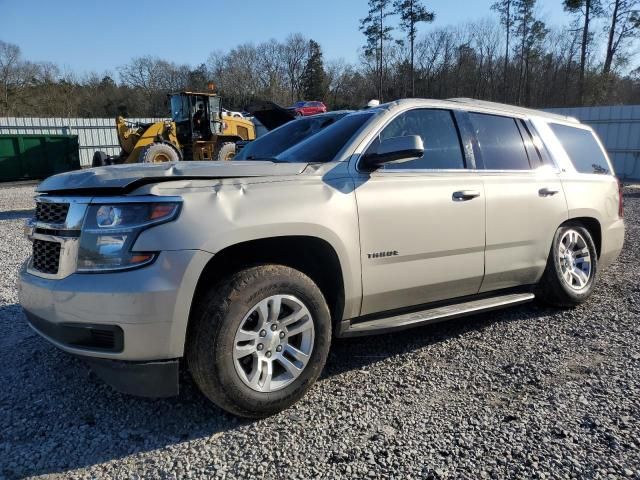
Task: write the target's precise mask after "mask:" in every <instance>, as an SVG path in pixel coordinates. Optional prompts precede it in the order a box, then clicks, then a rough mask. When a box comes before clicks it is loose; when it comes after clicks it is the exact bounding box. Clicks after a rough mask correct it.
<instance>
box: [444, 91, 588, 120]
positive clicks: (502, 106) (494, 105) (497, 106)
mask: <svg viewBox="0 0 640 480" xmlns="http://www.w3.org/2000/svg"><path fill="white" fill-rule="evenodd" d="M447 100H449V101H450V102H456V103H465V104H469V105H476V106H478V107H485V108H491V109H493V110H500V111H503V112H512V113H520V114H523V115H532V116H533V115H535V116H538V117H544V118H549V119H551V120H561V121H563V122H573V123H580V121H579V120H578V119H577V118H575V117H569V116H566V115H560V114H557V113H550V112H545V111H544V110H536V109H533V108H525V107H517V106H514V105H509V104H506V103H499V102H489V101H487V100H476V99H474V98H466V97H460V98H448V99H447Z"/></svg>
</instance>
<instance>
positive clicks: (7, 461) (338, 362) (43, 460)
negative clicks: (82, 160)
mask: <svg viewBox="0 0 640 480" xmlns="http://www.w3.org/2000/svg"><path fill="white" fill-rule="evenodd" d="M506 312H507V311H499V312H492V313H488V314H484V315H476V316H472V317H467V318H462V319H458V320H451V321H449V322H444V323H440V324H434V325H429V326H426V327H421V328H417V329H413V330H409V331H405V332H399V333H395V334H387V335H383V336H377V337H363V338H357V339H349V340H336V341H335V342H334V345H333V347H332V350H331V353H330V357H329V361H328V363H327V367H326V368H325V373H324V374H323V377H322V380H321V381H324V382H326V381H329V382H330V381H331V377H333V376H335V375H339V374H341V373H343V372H347V371H350V370H354V369H360V368H363V367H366V366H369V365H372V364H374V363H376V362H379V361H384V360H385V359H387V358H390V357H394V356H397V355H402V354H405V353H408V352H412V351H414V350H416V349H420V348H423V347H425V346H428V345H431V344H435V343H438V342H442V341H444V340H448V339H452V338H456V337H459V336H462V335H464V334H465V333H466V332H470V331H477V330H481V329H484V328H487V327H489V326H490V325H492V324H493V323H495V322H504V321H516V320H517V321H527V320H529V319H534V318H536V317H539V316H543V315H548V314H549V313H551V310H547V309H541V308H538V307H536V306H523V307H517V308H514V309H511V310H509V311H508V312H510V313H506ZM7 327H8V328H11V329H12V330H13V331H12V337H13V338H15V339H16V342H15V343H14V344H12V345H10V346H7V348H6V349H5V350H4V351H3V352H0V362H2V364H3V367H2V369H0V384H1V385H2V386H3V387H2V389H0V410H2V412H3V413H2V416H0V433H2V435H1V436H0V478H2V477H3V476H4V477H8V478H14V477H24V476H31V475H41V474H52V473H63V472H68V471H70V470H75V469H78V468H82V467H90V466H92V465H95V464H99V463H103V462H107V461H112V460H117V459H120V458H122V457H125V456H129V455H134V454H136V453H139V452H148V451H152V450H161V449H165V448H166V447H170V446H172V445H176V444H179V443H181V442H184V441H188V440H193V439H206V438H210V437H216V436H218V435H220V434H222V433H223V432H230V431H233V430H235V429H237V428H239V427H242V426H246V425H251V424H252V423H254V422H253V421H250V420H241V419H237V418H235V417H232V416H230V415H228V414H226V413H224V412H223V411H221V410H220V409H218V408H216V407H215V406H213V405H212V404H210V403H209V402H208V401H207V400H206V399H205V398H204V397H203V395H202V394H200V392H199V391H198V390H197V388H196V387H195V385H194V384H193V381H192V380H191V378H190V377H189V375H188V374H187V373H185V372H183V373H182V374H181V393H180V395H179V396H178V397H175V398H171V399H162V400H149V399H144V398H137V397H131V396H127V395H122V394H119V393H117V392H115V391H113V390H112V389H111V388H110V387H108V386H106V385H105V384H104V383H103V382H102V381H101V380H99V379H98V378H96V377H95V376H94V375H93V374H91V373H89V371H88V369H87V368H86V367H85V365H84V363H83V362H82V361H81V360H79V359H77V358H75V357H73V356H71V355H67V354H65V353H64V352H61V351H59V350H58V349H56V348H55V347H53V346H51V345H50V344H49V343H48V342H46V341H45V340H43V339H41V338H40V337H39V336H38V335H36V334H35V333H33V332H32V331H31V330H30V328H29V327H28V326H27V324H26V322H25V320H24V316H23V315H22V313H21V310H20V309H19V306H18V305H8V306H0V329H2V330H3V331H4V330H6V328H7ZM318 407H319V406H318ZM310 408H315V407H314V406H311V407H310ZM272 421H273V420H271V419H266V420H260V421H257V422H258V423H259V422H272ZM299 421H302V420H301V418H300V415H299V412H298V413H296V409H295V408H294V409H290V410H288V411H285V412H283V413H281V414H279V415H278V423H281V424H286V423H288V422H299ZM231 441H233V439H232V440H231ZM163 455H172V453H171V451H164V453H163Z"/></svg>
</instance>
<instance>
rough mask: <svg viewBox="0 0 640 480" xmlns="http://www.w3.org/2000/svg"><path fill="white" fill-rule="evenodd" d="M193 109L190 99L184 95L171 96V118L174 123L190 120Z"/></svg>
mask: <svg viewBox="0 0 640 480" xmlns="http://www.w3.org/2000/svg"><path fill="white" fill-rule="evenodd" d="M190 115H191V109H190V107H189V99H188V98H187V97H185V96H182V95H172V96H171V118H172V120H173V121H174V122H184V121H186V120H189V119H190Z"/></svg>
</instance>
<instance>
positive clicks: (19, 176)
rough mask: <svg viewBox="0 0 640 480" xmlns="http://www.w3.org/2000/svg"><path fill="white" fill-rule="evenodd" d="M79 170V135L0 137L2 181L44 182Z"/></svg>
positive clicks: (0, 177) (0, 178)
mask: <svg viewBox="0 0 640 480" xmlns="http://www.w3.org/2000/svg"><path fill="white" fill-rule="evenodd" d="M79 168H80V154H79V149H78V136H77V135H0V182H8V181H15V180H35V179H43V178H47V177H48V176H50V175H53V174H55V173H61V172H68V171H70V170H77V169H79Z"/></svg>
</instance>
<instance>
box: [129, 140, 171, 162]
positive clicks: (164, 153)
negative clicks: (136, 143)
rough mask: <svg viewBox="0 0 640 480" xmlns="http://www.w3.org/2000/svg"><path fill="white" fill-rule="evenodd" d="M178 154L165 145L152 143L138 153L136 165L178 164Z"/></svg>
mask: <svg viewBox="0 0 640 480" xmlns="http://www.w3.org/2000/svg"><path fill="white" fill-rule="evenodd" d="M179 161H180V154H179V153H178V152H177V151H176V149H175V148H173V147H172V146H171V145H169V144H167V143H152V144H151V145H148V146H146V147H145V148H144V150H142V152H140V156H139V157H138V163H164V162H179Z"/></svg>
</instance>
